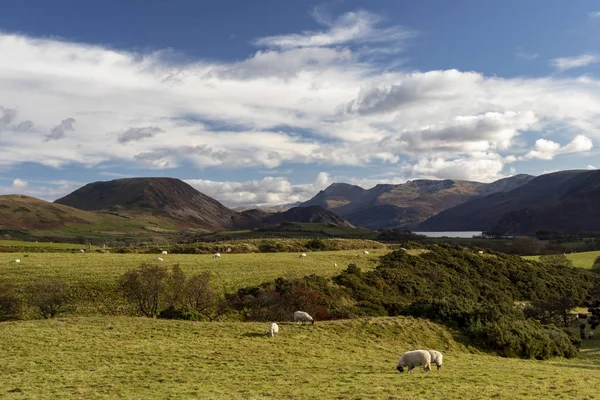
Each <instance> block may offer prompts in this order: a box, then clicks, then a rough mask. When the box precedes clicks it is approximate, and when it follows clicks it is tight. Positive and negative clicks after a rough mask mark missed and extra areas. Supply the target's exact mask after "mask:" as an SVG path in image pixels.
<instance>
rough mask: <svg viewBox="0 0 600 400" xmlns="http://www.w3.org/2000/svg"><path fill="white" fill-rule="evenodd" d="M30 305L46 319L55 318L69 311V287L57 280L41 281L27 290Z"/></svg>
mask: <svg viewBox="0 0 600 400" xmlns="http://www.w3.org/2000/svg"><path fill="white" fill-rule="evenodd" d="M27 292H28V295H29V303H30V304H31V305H32V306H33V307H35V308H37V310H38V311H39V313H40V314H41V315H42V317H44V318H53V317H54V316H56V315H57V314H59V313H61V312H64V311H66V310H67V307H68V306H69V305H70V303H71V294H70V288H69V286H68V285H67V284H66V283H64V282H62V281H59V280H56V279H50V278H45V279H40V280H38V281H37V282H35V283H33V284H31V285H29V287H28V289H27Z"/></svg>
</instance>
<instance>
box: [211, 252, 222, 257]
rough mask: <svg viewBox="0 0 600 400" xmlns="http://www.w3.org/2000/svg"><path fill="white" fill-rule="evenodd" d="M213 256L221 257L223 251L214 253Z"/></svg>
mask: <svg viewBox="0 0 600 400" xmlns="http://www.w3.org/2000/svg"><path fill="white" fill-rule="evenodd" d="M213 258H221V253H215V254H213Z"/></svg>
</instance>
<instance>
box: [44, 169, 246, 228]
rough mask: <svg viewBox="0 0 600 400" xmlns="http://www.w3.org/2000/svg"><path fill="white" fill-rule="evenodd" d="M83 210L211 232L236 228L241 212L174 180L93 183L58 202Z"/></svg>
mask: <svg viewBox="0 0 600 400" xmlns="http://www.w3.org/2000/svg"><path fill="white" fill-rule="evenodd" d="M55 203H57V204H64V205H67V206H70V207H74V208H78V209H81V210H95V211H100V210H104V211H111V212H113V213H116V214H119V215H127V216H135V215H139V214H148V213H150V214H152V215H154V216H156V217H159V218H162V219H166V220H169V221H171V222H173V223H174V224H175V225H177V226H179V227H195V228H204V229H207V230H219V229H228V228H232V227H233V223H232V217H233V216H234V215H236V214H237V213H236V212H235V211H232V210H230V209H229V208H227V207H225V206H224V205H222V204H221V203H219V202H218V201H216V200H215V199H213V198H211V197H209V196H206V195H204V194H202V193H200V192H199V191H197V190H196V189H194V188H193V187H191V186H190V185H188V184H187V183H185V182H183V181H181V180H179V179H174V178H128V179H117V180H113V181H108V182H93V183H89V184H87V185H85V186H84V187H82V188H80V189H78V190H76V191H74V192H73V193H71V194H69V195H67V196H65V197H63V198H60V199H58V200H56V201H55Z"/></svg>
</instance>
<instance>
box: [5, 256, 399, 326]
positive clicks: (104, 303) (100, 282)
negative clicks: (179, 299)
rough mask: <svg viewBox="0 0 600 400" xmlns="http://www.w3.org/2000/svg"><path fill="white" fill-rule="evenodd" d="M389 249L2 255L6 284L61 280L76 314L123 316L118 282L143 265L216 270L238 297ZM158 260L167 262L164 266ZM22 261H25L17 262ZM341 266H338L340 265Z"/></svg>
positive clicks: (373, 259) (368, 263)
mask: <svg viewBox="0 0 600 400" xmlns="http://www.w3.org/2000/svg"><path fill="white" fill-rule="evenodd" d="M387 252H388V250H369V253H370V254H369V255H364V254H363V250H347V251H324V252H307V253H306V254H307V257H302V258H300V257H299V255H300V253H246V254H222V256H221V258H213V257H212V255H209V254H200V255H193V254H168V255H162V254H116V253H96V252H87V253H0V281H2V282H8V283H11V284H13V285H15V286H16V287H17V288H20V289H21V290H23V288H25V286H26V285H28V284H29V283H31V282H34V281H36V280H37V279H39V278H57V279H59V280H61V281H63V282H66V283H67V284H69V285H70V286H71V287H72V289H73V292H74V296H75V309H74V310H73V313H74V314H79V315H89V314H98V313H101V314H123V313H124V312H125V311H124V310H123V307H125V303H124V301H123V299H122V298H121V296H120V295H119V294H118V293H117V290H116V289H117V280H118V279H119V277H120V276H121V275H123V274H124V273H125V272H126V271H127V270H129V269H132V268H137V267H138V266H139V265H140V264H142V263H153V264H164V265H167V266H172V265H174V264H179V266H180V267H181V268H182V270H183V271H184V272H185V273H186V275H187V276H192V275H195V274H197V273H199V272H203V271H210V272H211V275H212V278H213V281H212V284H213V287H214V288H215V290H217V291H219V292H221V293H224V292H233V291H235V290H237V289H238V288H240V287H244V286H250V285H256V284H259V283H262V282H265V281H268V280H272V279H275V278H277V277H285V278H293V277H302V276H305V275H310V274H318V275H322V276H332V275H334V274H336V273H338V272H339V271H341V270H343V269H345V268H346V267H347V266H348V264H350V263H354V264H356V265H357V266H359V267H360V268H362V269H365V270H366V269H370V268H374V267H375V266H376V265H377V264H378V261H379V257H380V256H382V255H384V254H386V253H387ZM158 257H161V258H163V260H164V261H159V260H158ZM16 258H20V259H21V262H20V263H16V262H15V260H16ZM335 264H337V266H335Z"/></svg>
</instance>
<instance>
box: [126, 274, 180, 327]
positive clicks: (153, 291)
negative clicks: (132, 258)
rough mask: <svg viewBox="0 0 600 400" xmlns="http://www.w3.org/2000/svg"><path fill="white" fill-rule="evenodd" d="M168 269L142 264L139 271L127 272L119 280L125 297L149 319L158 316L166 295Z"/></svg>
mask: <svg viewBox="0 0 600 400" xmlns="http://www.w3.org/2000/svg"><path fill="white" fill-rule="evenodd" d="M168 276H169V273H168V270H167V267H164V266H161V265H151V264H142V265H140V266H139V267H138V268H137V269H131V270H129V271H127V272H126V273H125V274H123V276H121V278H120V280H119V286H120V288H121V291H122V292H123V295H124V296H125V298H126V299H127V300H129V301H130V302H131V303H133V304H135V305H136V306H137V308H138V310H139V311H140V312H141V313H142V314H144V315H145V316H147V317H154V316H156V315H157V314H158V308H159V305H160V303H161V300H162V298H163V297H164V295H165V289H166V287H167V283H166V279H167V277H168Z"/></svg>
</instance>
